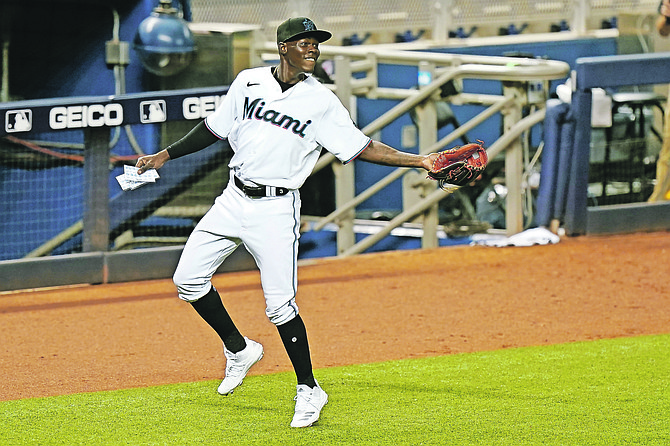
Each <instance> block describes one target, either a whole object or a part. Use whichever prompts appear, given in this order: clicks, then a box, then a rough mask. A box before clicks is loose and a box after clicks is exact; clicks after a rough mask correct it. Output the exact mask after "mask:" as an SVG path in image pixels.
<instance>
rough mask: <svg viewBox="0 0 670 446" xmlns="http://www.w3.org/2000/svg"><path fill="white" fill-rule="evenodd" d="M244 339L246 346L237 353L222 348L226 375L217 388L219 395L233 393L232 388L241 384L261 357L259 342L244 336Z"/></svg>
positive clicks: (261, 348)
mask: <svg viewBox="0 0 670 446" xmlns="http://www.w3.org/2000/svg"><path fill="white" fill-rule="evenodd" d="M244 340H245V341H246V342H247V346H246V347H245V348H244V350H242V351H239V352H237V353H233V352H231V351H229V350H228V349H227V348H225V347H224V348H223V354H224V355H225V356H226V376H225V378H224V379H223V381H221V384H220V385H219V388H218V392H219V393H220V394H221V395H230V394H231V393H233V390H235V388H236V387H238V386H239V385H240V384H242V381H243V380H244V377H245V376H247V372H248V371H249V369H250V368H251V366H253V365H254V364H256V363H257V362H258V361H260V360H261V358H262V357H263V346H262V345H261V344H259V343H258V342H256V341H252V340H251V339H247V338H246V337H245V338H244Z"/></svg>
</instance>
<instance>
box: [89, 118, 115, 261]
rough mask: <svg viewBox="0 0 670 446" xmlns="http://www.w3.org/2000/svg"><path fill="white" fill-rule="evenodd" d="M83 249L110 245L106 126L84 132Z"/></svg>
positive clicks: (105, 249)
mask: <svg viewBox="0 0 670 446" xmlns="http://www.w3.org/2000/svg"><path fill="white" fill-rule="evenodd" d="M84 146H85V147H84V240H83V250H84V252H92V251H107V249H108V247H109V153H110V152H109V128H107V127H99V128H91V127H89V128H87V129H86V130H85V131H84Z"/></svg>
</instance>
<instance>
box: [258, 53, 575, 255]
mask: <svg viewBox="0 0 670 446" xmlns="http://www.w3.org/2000/svg"><path fill="white" fill-rule="evenodd" d="M263 54H276V45H275V44H273V43H271V42H259V43H257V44H256V45H255V48H254V49H253V51H252V57H255V59H254V60H253V61H252V65H258V64H259V61H260V60H262V55H263ZM321 56H322V58H332V59H334V62H335V74H334V81H335V83H334V85H329V87H330V88H332V89H333V91H334V92H335V94H336V95H337V96H338V97H339V98H340V100H341V101H342V103H343V104H344V105H345V106H347V107H348V108H349V111H350V112H351V113H352V115H353V116H355V115H356V109H355V101H354V100H352V99H354V98H355V97H365V98H370V99H393V100H399V101H400V102H399V103H398V104H397V105H395V106H394V107H392V108H391V109H390V110H388V111H387V112H385V113H384V114H383V115H381V116H379V117H378V118H377V119H375V120H374V121H373V122H371V123H370V124H368V125H367V126H365V127H364V128H363V129H362V131H363V133H365V134H367V135H373V134H374V133H375V132H377V131H379V130H381V129H382V128H384V127H385V126H387V125H389V124H390V123H392V122H393V121H395V120H396V119H397V118H399V117H400V116H402V115H403V114H405V113H408V112H409V111H411V110H415V111H416V115H417V127H418V139H419V153H423V154H425V153H431V152H435V151H439V150H441V149H443V148H444V147H446V146H447V145H448V144H450V143H452V142H453V141H454V140H456V139H457V138H459V137H461V136H462V135H464V134H466V132H468V131H469V130H471V129H473V128H475V127H476V126H478V125H480V124H481V123H482V122H484V121H486V120H487V119H489V118H491V117H492V116H495V115H497V114H501V115H502V118H503V133H502V135H501V136H500V138H499V139H498V140H497V141H495V142H494V143H492V144H491V145H490V146H489V147H488V149H487V152H488V154H489V158H490V159H493V158H494V157H496V156H497V155H499V154H501V153H503V152H504V156H505V179H506V184H507V188H508V194H507V198H506V209H507V216H506V230H507V233H508V234H509V235H511V234H515V233H518V232H520V231H522V230H523V203H522V201H523V199H522V195H523V191H522V184H521V182H522V176H523V167H524V166H523V153H522V142H521V137H522V135H523V134H524V133H525V132H527V131H528V130H529V129H531V128H532V127H533V126H534V125H536V124H538V123H540V122H541V121H542V120H543V118H544V105H545V100H546V98H544V97H539V98H538V97H531V95H529V94H528V84H529V83H543V84H544V89H543V91H547V89H548V88H547V87H548V81H549V80H554V79H562V78H565V77H566V76H567V75H568V73H569V71H570V67H569V65H568V64H567V63H564V62H559V61H552V60H540V59H528V58H515V57H514V58H513V57H497V56H474V55H455V54H443V53H431V52H424V51H402V50H393V49H379V48H374V47H365V46H360V47H334V46H322V47H321ZM380 64H391V65H404V66H416V67H417V68H418V70H419V76H420V78H422V79H431V81H430V82H425V85H421V86H420V87H419V88H418V89H402V88H384V87H380V86H379V85H378V67H379V65H380ZM354 73H356V77H353V74H354ZM361 74H362V75H363V77H360V76H361ZM463 79H478V80H494V81H500V82H501V83H502V92H503V93H502V95H491V94H477V93H468V92H463V91H461V92H458V93H456V94H454V95H453V96H450V97H449V101H450V102H451V103H452V104H456V105H463V104H474V105H480V106H483V107H485V108H484V110H483V111H482V112H480V113H479V114H477V115H476V116H474V117H473V118H471V119H470V120H469V121H468V122H466V123H463V124H461V125H460V126H459V127H458V128H457V129H455V130H454V131H453V132H451V133H449V134H448V135H447V136H445V137H444V138H442V139H440V140H439V141H438V140H437V114H436V102H437V101H440V100H443V98H441V97H440V95H439V92H440V88H441V87H442V86H443V85H444V84H446V83H448V82H456V83H459V84H460V83H462V80H463ZM528 106H531V107H532V109H533V111H532V112H531V113H530V114H528V116H525V117H524V116H523V108H524V107H528ZM335 161H336V159H335V157H334V156H332V155H330V154H329V153H326V154H325V155H323V156H322V157H321V158H320V159H319V161H318V163H317V165H316V167H315V172H318V171H319V170H321V169H323V168H326V167H328V166H332V168H333V170H334V172H335V190H336V191H335V202H336V210H335V211H334V212H332V213H331V214H330V215H328V216H326V217H323V218H321V219H320V220H319V221H317V222H316V224H315V225H314V226H313V229H314V230H321V229H323V228H324V227H325V226H326V225H327V224H329V223H336V224H337V226H338V228H339V229H338V237H337V242H338V249H337V252H338V255H341V256H347V255H353V254H357V253H361V252H363V251H365V250H366V249H367V248H369V247H370V246H372V245H374V244H375V243H376V242H378V241H379V240H381V239H382V238H383V237H385V236H386V235H388V234H389V233H390V232H391V231H392V230H393V229H394V228H396V227H398V226H400V225H401V224H403V223H405V222H408V221H410V220H412V221H420V222H421V223H422V224H423V237H422V247H424V248H429V247H435V246H437V244H438V240H437V235H436V233H437V228H438V212H437V210H438V209H437V206H438V203H439V201H440V200H442V199H443V198H445V197H446V196H447V195H448V194H449V193H450V192H451V191H444V190H441V189H439V188H437V186H436V184H435V182H432V181H427V180H425V179H424V177H425V175H420V174H418V173H417V172H416V170H414V169H408V168H397V169H394V170H393V171H392V172H391V173H389V174H388V175H387V176H386V177H384V178H382V179H381V180H379V181H378V182H377V183H375V184H374V185H372V186H370V187H369V188H368V189H367V190H365V191H362V192H361V193H360V194H358V195H356V194H355V188H354V184H355V179H354V170H353V166H352V165H345V166H343V165H341V163H339V161H338V162H335ZM412 172H414V175H411V173H412ZM402 177H404V179H403V198H404V203H403V211H402V212H401V213H400V214H399V215H397V216H396V217H395V218H393V219H392V220H391V221H390V222H388V224H387V225H386V227H384V228H383V229H382V230H381V231H380V232H378V233H376V234H373V235H370V236H368V237H366V238H365V239H363V240H361V241H360V242H358V243H355V237H354V230H353V227H354V216H355V212H354V210H355V208H356V206H358V205H359V204H361V203H362V202H364V201H365V200H367V199H368V198H370V197H371V196H373V195H374V194H376V193H378V192H379V191H380V190H382V189H383V188H385V187H387V186H388V185H389V184H391V183H392V182H394V181H396V180H398V179H400V178H402Z"/></svg>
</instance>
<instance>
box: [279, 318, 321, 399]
mask: <svg viewBox="0 0 670 446" xmlns="http://www.w3.org/2000/svg"><path fill="white" fill-rule="evenodd" d="M277 330H278V331H279V336H281V340H282V342H283V343H284V348H285V349H286V353H288V357H289V359H290V360H291V364H293V369H294V370H295V376H296V378H297V379H298V384H305V385H307V386H309V387H315V386H316V381H314V374H313V373H312V360H311V358H310V355H309V343H308V342H307V330H306V329H305V323H304V322H303V320H302V318H301V317H300V315H297V316H296V317H295V318H293V319H291V320H290V321H288V322H287V323H285V324H282V325H277Z"/></svg>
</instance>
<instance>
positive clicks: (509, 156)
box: [503, 82, 524, 236]
mask: <svg viewBox="0 0 670 446" xmlns="http://www.w3.org/2000/svg"><path fill="white" fill-rule="evenodd" d="M506 84H507V85H506ZM503 91H504V93H505V96H512V97H515V98H516V100H515V101H514V102H513V103H512V105H511V106H510V107H509V108H508V109H506V110H505V111H504V113H503V115H504V117H503V127H504V132H503V133H506V132H508V131H509V130H510V129H511V128H512V127H513V126H514V124H516V123H517V122H519V121H520V120H521V117H522V110H521V107H522V103H521V101H522V99H523V97H524V96H523V95H524V89H523V88H522V86H521V85H520V84H519V83H513V84H511V83H505V82H503ZM522 176H523V146H522V144H521V138H520V137H518V138H515V139H514V140H513V141H512V142H511V143H510V145H509V147H508V149H507V151H506V152H505V183H506V185H507V198H506V200H505V204H506V208H507V212H506V213H505V227H506V233H507V235H508V236H511V235H514V234H518V233H519V232H521V231H523V202H522V194H521V192H522V191H521V177H522Z"/></svg>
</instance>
